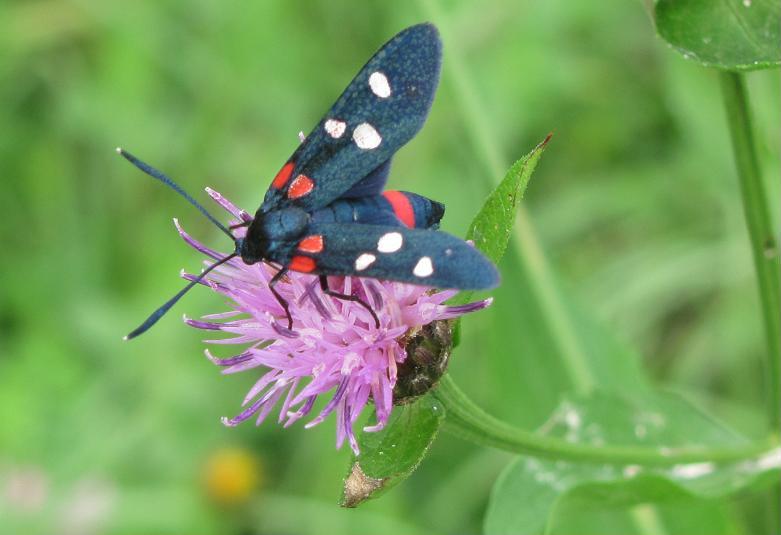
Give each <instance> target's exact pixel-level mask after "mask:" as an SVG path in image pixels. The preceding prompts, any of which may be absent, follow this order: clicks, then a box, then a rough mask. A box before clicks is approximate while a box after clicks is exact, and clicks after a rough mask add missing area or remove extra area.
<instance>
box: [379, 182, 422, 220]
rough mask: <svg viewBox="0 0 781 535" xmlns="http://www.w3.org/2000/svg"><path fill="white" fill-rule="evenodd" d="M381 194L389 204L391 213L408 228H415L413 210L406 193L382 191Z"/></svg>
mask: <svg viewBox="0 0 781 535" xmlns="http://www.w3.org/2000/svg"><path fill="white" fill-rule="evenodd" d="M382 196H383V197H385V199H387V201H388V202H389V203H390V204H391V208H393V213H394V214H396V217H398V218H399V219H400V220H401V222H402V223H404V224H405V225H406V226H407V227H409V228H415V210H414V209H413V208H412V203H411V202H410V201H409V199H408V198H407V196H406V195H404V194H403V193H402V192H400V191H384V192H382Z"/></svg>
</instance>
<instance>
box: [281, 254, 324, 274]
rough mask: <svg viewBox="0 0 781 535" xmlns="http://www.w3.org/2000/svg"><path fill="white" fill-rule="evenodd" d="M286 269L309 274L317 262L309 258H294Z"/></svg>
mask: <svg viewBox="0 0 781 535" xmlns="http://www.w3.org/2000/svg"><path fill="white" fill-rule="evenodd" d="M287 267H288V269H291V270H293V271H300V272H301V273H311V272H312V271H314V270H315V268H316V267H317V262H315V259H314V258H309V257H308V256H294V257H293V259H292V260H291V261H290V265H289V266H287Z"/></svg>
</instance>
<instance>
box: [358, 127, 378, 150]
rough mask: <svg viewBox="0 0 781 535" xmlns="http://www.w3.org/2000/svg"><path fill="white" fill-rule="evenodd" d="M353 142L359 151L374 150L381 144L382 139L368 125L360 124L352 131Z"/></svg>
mask: <svg viewBox="0 0 781 535" xmlns="http://www.w3.org/2000/svg"><path fill="white" fill-rule="evenodd" d="M353 141H355V144H356V145H358V148H360V149H376V148H377V147H379V146H380V143H382V137H381V136H380V134H379V132H377V130H375V129H374V127H373V126H372V125H370V124H369V123H361V124H359V125H358V126H356V127H355V130H353Z"/></svg>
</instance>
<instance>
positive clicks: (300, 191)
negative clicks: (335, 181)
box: [287, 175, 315, 199]
mask: <svg viewBox="0 0 781 535" xmlns="http://www.w3.org/2000/svg"><path fill="white" fill-rule="evenodd" d="M314 187H315V183H314V182H313V181H312V179H311V178H309V177H308V176H306V175H298V176H297V177H296V178H295V179H293V183H292V184H290V189H289V190H287V196H288V197H289V198H291V199H298V198H299V197H303V196H304V195H306V194H307V193H309V192H310V191H312V188H314Z"/></svg>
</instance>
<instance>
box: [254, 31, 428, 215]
mask: <svg viewBox="0 0 781 535" xmlns="http://www.w3.org/2000/svg"><path fill="white" fill-rule="evenodd" d="M441 55H442V43H441V41H440V39H439V34H438V32H437V30H436V28H435V27H434V26H433V25H431V24H419V25H417V26H412V27H410V28H407V29H406V30H403V31H402V32H401V33H399V34H398V35H396V36H395V37H394V38H392V39H391V40H390V41H388V42H387V43H386V44H385V45H384V46H383V47H382V48H381V49H380V50H379V51H378V52H377V53H376V54H375V55H374V56H373V57H372V58H371V59H370V60H369V62H368V63H367V64H366V65H365V66H364V67H363V68H362V69H361V71H360V72H359V73H358V75H357V76H356V77H355V78H354V79H353V81H352V82H350V84H349V85H348V86H347V88H346V89H345V90H344V93H342V95H341V96H340V97H339V99H338V100H337V101H336V103H335V104H334V105H333V107H332V108H331V109H330V110H329V111H328V113H326V115H325V117H323V118H322V119H321V120H320V122H319V123H318V124H317V126H315V128H314V130H312V132H311V133H310V134H309V135H308V136H307V137H306V139H305V140H304V141H303V143H301V145H299V147H298V148H297V149H296V151H295V152H294V153H293V155H292V156H291V157H290V159H289V160H288V161H287V162H286V163H285V165H284V166H283V167H282V169H281V170H280V171H279V173H278V174H277V175H276V177H275V178H274V180H273V182H272V185H271V187H270V188H269V190H268V192H267V193H266V197H265V199H264V201H263V204H262V205H261V211H262V212H263V213H267V212H270V211H273V210H277V209H280V208H285V207H288V206H298V207H300V208H303V209H304V210H307V211H313V210H315V209H317V208H320V207H322V206H326V205H328V204H330V203H331V202H333V201H334V200H336V199H338V198H339V197H341V196H343V195H344V194H345V193H346V192H348V191H350V189H351V188H352V187H353V186H354V185H356V184H357V183H358V182H360V181H361V180H362V179H364V178H365V177H367V175H369V174H371V173H372V172H373V171H375V170H378V174H377V175H376V176H375V177H374V178H373V180H370V181H369V184H364V185H368V186H370V187H369V188H368V190H370V191H372V192H374V193H378V192H379V190H380V189H381V188H382V184H383V183H384V179H385V178H386V177H387V168H383V167H382V166H383V165H384V164H386V162H388V160H389V159H390V158H391V156H392V155H393V154H394V153H395V152H396V151H397V150H399V148H401V147H402V146H403V145H404V144H405V143H407V142H408V141H409V140H410V139H412V137H413V136H414V135H415V134H416V133H417V132H418V131H419V130H420V129H421V127H422V126H423V123H424V122H425V120H426V116H427V115H428V111H429V109H430V108H431V103H432V101H433V99H434V93H435V91H436V88H437V84H438V82H439V70H440V63H441ZM386 165H387V164H386Z"/></svg>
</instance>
